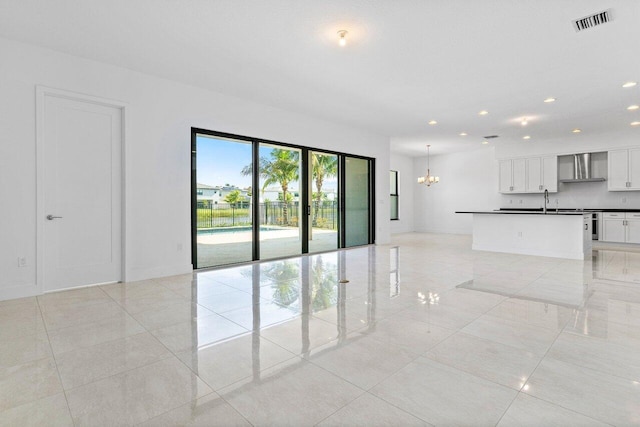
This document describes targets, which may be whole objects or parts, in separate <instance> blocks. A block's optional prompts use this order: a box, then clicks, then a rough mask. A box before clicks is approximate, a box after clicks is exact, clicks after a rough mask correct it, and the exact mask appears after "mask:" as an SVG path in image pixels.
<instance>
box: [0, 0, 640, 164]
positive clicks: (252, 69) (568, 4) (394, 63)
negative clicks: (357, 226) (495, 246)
mask: <svg viewBox="0 0 640 427" xmlns="http://www.w3.org/2000/svg"><path fill="white" fill-rule="evenodd" d="M608 8H611V9H612V10H613V13H614V20H613V22H610V23H608V24H605V25H603V26H599V27H595V28H592V29H589V30H586V31H584V32H581V33H576V32H575V30H574V29H573V27H572V24H571V21H572V20H573V19H577V18H581V17H584V16H586V15H589V14H592V13H595V12H599V11H602V10H605V9H608ZM341 29H345V30H347V31H349V34H348V44H347V46H346V47H344V48H341V47H339V46H338V44H337V41H338V36H337V31H338V30H341ZM0 36H3V37H6V38H9V39H14V40H18V41H23V42H27V43H32V44H36V45H40V46H44V47H48V48H51V49H55V50H59V51H63V52H67V53H70V54H73V55H77V56H81V57H85V58H90V59H95V60H98V61H102V62H106V63H110V64H115V65H119V66H123V67H126V68H129V69H133V70H138V71H142V72H145V73H149V74H154V75H157V76H161V77H165V78H169V79H173V80H178V81H182V82H185V83H189V84H193V85H197V86H200V87H203V88H208V89H212V90H215V91H218V92H223V93H227V94H231V95H236V96H239V97H242V98H247V99H252V100H255V101H258V102H261V103H265V104H269V105H273V106H276V107H281V108H284V109H288V110H293V111H300V112H302V113H306V114H310V115H314V116H318V117H322V118H325V119H328V120H332V121H337V122H342V123H346V124H349V125H353V126H357V127H361V128H364V129H368V130H370V131H373V132H375V133H379V134H382V135H387V136H389V137H390V138H391V139H392V150H393V151H397V152H402V153H407V154H411V155H424V154H425V145H426V144H432V150H431V152H432V154H438V153H444V152H454V151H461V150H467V149H472V148H473V149H475V148H477V147H478V146H479V144H480V142H481V141H482V136H484V135H493V134H497V135H500V138H499V139H498V140H496V141H499V142H500V143H507V142H518V143H523V141H522V139H521V138H522V136H523V135H525V134H529V135H531V136H532V139H531V140H529V141H528V142H526V143H529V144H535V143H536V142H540V141H548V140H559V139H562V138H576V137H580V135H575V134H572V133H571V130H572V129H573V128H581V129H582V130H583V133H582V135H585V134H595V133H610V132H616V133H617V134H621V132H622V133H623V134H624V133H627V132H628V133H633V134H634V135H638V136H640V126H636V127H631V126H630V125H629V123H630V122H631V121H633V120H640V110H637V111H635V112H630V111H627V109H626V107H627V106H629V105H631V104H640V85H638V86H636V87H634V88H630V89H623V88H622V87H621V85H622V83H623V82H625V81H629V80H633V81H640V1H638V0H609V1H603V0H536V1H524V0H521V1H516V0H448V1H443V0H440V1H436V0H388V1H383V0H359V1H352V0H342V1H328V0H323V1H318V0H295V1H294V0H268V1H264V0H262V1H257V0H255V1H248V0H245V1H241V0H171V1H169V0H108V1H105V0H0ZM549 96H553V97H556V98H557V101H556V102H555V103H552V104H545V103H543V102H542V101H543V99H545V98H546V97H549ZM483 109H486V110H488V111H489V112H490V113H489V114H488V115H487V116H482V117H481V116H479V115H478V114H477V113H478V112H479V111H480V110H483ZM523 116H526V117H528V118H530V120H529V125H527V126H526V128H523V127H522V126H521V125H520V124H519V123H517V119H518V118H521V117H523ZM431 119H435V120H437V121H438V124H437V125H436V126H429V125H428V124H427V122H428V121H429V120H431ZM463 131H464V132H467V133H468V136H466V137H461V136H459V135H458V134H459V133H460V132H463Z"/></svg>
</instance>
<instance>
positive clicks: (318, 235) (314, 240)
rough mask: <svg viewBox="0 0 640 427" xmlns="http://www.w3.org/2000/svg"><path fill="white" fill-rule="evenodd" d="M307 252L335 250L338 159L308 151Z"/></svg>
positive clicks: (333, 156)
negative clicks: (309, 166) (308, 209)
mask: <svg viewBox="0 0 640 427" xmlns="http://www.w3.org/2000/svg"><path fill="white" fill-rule="evenodd" d="M309 157H310V162H309V164H310V165H311V170H310V173H309V178H310V180H311V182H310V185H309V188H310V190H309V191H310V193H309V194H311V197H310V199H309V205H310V207H311V210H310V218H309V252H310V253H313V252H322V251H330V250H335V249H337V248H338V223H339V222H340V218H339V216H338V202H339V200H338V194H339V191H338V156H337V155H335V154H326V153H321V152H319V151H309Z"/></svg>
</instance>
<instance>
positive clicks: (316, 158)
mask: <svg viewBox="0 0 640 427" xmlns="http://www.w3.org/2000/svg"><path fill="white" fill-rule="evenodd" d="M311 162H312V168H313V172H312V173H313V179H314V180H315V184H316V189H317V190H318V191H317V192H316V205H315V207H314V213H313V225H317V223H318V207H319V206H320V203H322V184H323V183H324V179H325V178H333V177H335V176H336V175H337V174H338V157H337V156H331V155H326V154H320V153H313V155H312V157H311Z"/></svg>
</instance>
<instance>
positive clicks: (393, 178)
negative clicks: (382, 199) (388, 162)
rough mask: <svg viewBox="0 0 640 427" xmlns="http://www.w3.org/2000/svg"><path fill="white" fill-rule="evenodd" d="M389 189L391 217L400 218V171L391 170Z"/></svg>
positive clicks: (393, 218)
mask: <svg viewBox="0 0 640 427" xmlns="http://www.w3.org/2000/svg"><path fill="white" fill-rule="evenodd" d="M389 191H390V193H391V194H390V196H389V197H390V201H389V205H390V206H391V219H392V220H398V219H400V218H399V216H398V171H389Z"/></svg>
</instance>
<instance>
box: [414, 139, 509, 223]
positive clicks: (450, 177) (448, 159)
mask: <svg viewBox="0 0 640 427" xmlns="http://www.w3.org/2000/svg"><path fill="white" fill-rule="evenodd" d="M430 163H431V164H430V167H431V173H432V174H433V175H436V176H439V177H440V182H439V183H438V184H435V185H432V186H431V187H427V186H425V185H419V184H417V183H416V184H415V186H414V201H415V202H414V215H415V216H414V218H415V219H414V222H415V229H416V231H426V232H435V233H454V234H471V232H472V218H471V215H468V214H456V213H455V212H456V211H479V210H492V209H496V207H497V206H498V205H499V203H500V196H499V194H498V174H497V171H498V162H497V160H496V159H495V150H494V148H493V147H483V148H481V149H478V150H474V151H469V152H463V153H454V154H445V155H439V156H431V160H430ZM426 168H427V158H426V157H420V158H417V159H415V160H414V163H413V170H414V171H417V172H418V175H421V174H422V171H423V170H426Z"/></svg>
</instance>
